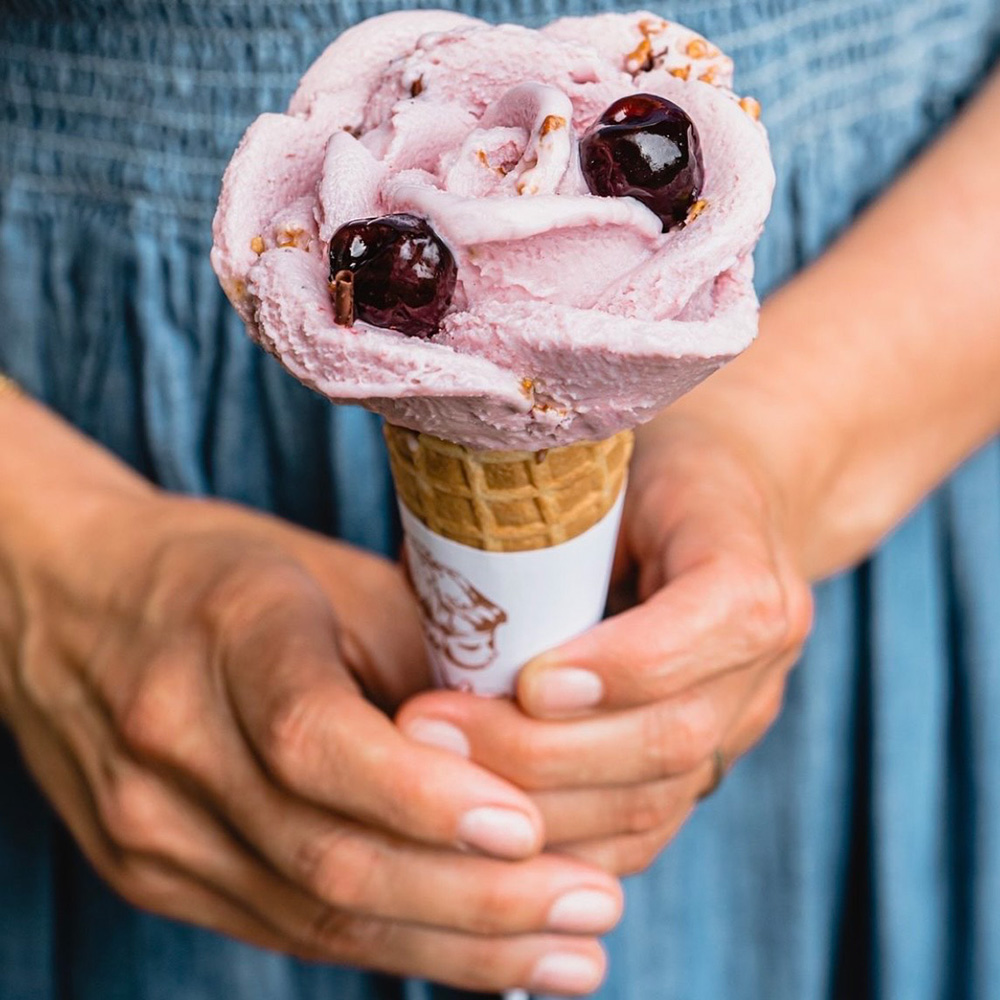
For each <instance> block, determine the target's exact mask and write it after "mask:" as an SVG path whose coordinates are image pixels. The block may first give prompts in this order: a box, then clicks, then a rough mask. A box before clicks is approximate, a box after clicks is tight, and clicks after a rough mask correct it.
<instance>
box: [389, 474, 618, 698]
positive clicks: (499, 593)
mask: <svg viewBox="0 0 1000 1000" xmlns="http://www.w3.org/2000/svg"><path fill="white" fill-rule="evenodd" d="M624 498H625V490H624V488H623V489H622V490H621V492H620V493H619V495H618V499H617V500H616V501H615V504H614V506H613V507H612V508H611V509H610V510H609V511H608V512H607V514H605V515H604V517H603V518H601V520H600V521H598V522H597V523H596V524H595V525H594V526H593V527H591V528H589V529H588V530H587V531H585V532H584V533H583V534H581V535H577V537H576V538H573V539H570V541H568V542H563V543H562V544H560V545H554V546H552V547H550V548H545V549H535V550H532V551H528V552H487V551H484V550H483V549H477V548H472V547H470V546H468V545H462V544H461V543H460V542H453V541H452V540H451V539H448V538H444V537H442V536H441V535H437V534H435V533H434V532H433V531H431V530H430V529H429V528H427V527H426V526H425V525H424V524H423V523H422V522H420V521H419V520H417V518H415V517H414V516H413V515H412V514H411V513H410V512H409V511H408V510H407V509H406V506H405V505H404V504H402V503H401V504H400V505H399V508H400V514H401V516H402V519H403V530H404V531H405V533H406V555H407V559H408V562H409V567H410V576H411V578H412V581H413V587H414V590H415V591H416V594H417V598H418V600H419V601H420V605H421V610H422V611H423V620H424V637H425V639H426V642H427V653H428V656H429V658H430V662H431V667H432V670H433V674H434V682H435V684H436V686H438V687H446V688H452V689H455V690H459V691H471V692H473V693H475V694H481V695H509V694H512V693H513V692H514V682H515V680H516V678H517V672H518V670H520V668H521V667H522V666H524V664H525V663H526V662H527V661H528V660H530V659H531V658H532V657H534V656H537V655H538V654H539V653H542V652H544V651H545V650H547V649H551V648H552V647H553V646H558V645H559V644H560V643H562V642H565V641H566V640H567V639H570V638H572V637H573V636H575V635H579V634H580V633H581V632H584V631H586V629H588V628H590V627H591V626H592V625H594V624H596V623H597V622H598V621H600V619H601V616H602V614H603V613H604V605H605V602H606V600H607V594H608V584H609V582H610V579H611V564H612V561H613V559H614V554H615V542H616V540H617V537H618V526H619V524H620V522H621V514H622V504H623V502H624Z"/></svg>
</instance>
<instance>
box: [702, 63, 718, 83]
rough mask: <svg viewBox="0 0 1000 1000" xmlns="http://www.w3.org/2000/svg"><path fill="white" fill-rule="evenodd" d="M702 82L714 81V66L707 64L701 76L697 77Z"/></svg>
mask: <svg viewBox="0 0 1000 1000" xmlns="http://www.w3.org/2000/svg"><path fill="white" fill-rule="evenodd" d="M698 79H699V80H701V82H702V83H715V67H714V66H709V67H708V69H706V70H705V72H704V73H702V74H701V76H699V77H698Z"/></svg>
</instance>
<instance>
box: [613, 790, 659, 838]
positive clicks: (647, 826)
mask: <svg viewBox="0 0 1000 1000" xmlns="http://www.w3.org/2000/svg"><path fill="white" fill-rule="evenodd" d="M669 809H670V803H669V801H668V796H667V795H666V793H665V790H664V788H663V786H662V785H661V784H659V783H652V782H650V783H648V784H645V785H639V786H638V787H636V788H630V789H628V790H627V791H626V792H625V793H624V802H623V803H622V809H621V813H620V815H621V817H622V825H623V827H624V832H625V833H627V834H636V833H639V834H641V833H648V832H649V831H651V830H655V829H656V828H657V827H658V826H661V825H662V823H663V821H664V819H665V817H666V815H667V814H668V812H669Z"/></svg>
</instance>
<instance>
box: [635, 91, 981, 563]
mask: <svg viewBox="0 0 1000 1000" xmlns="http://www.w3.org/2000/svg"><path fill="white" fill-rule="evenodd" d="M998 120H1000V79H998V78H994V79H993V80H992V82H991V84H990V85H989V86H988V87H987V88H986V89H985V91H984V92H983V93H982V94H981V95H980V97H979V98H978V99H977V100H976V101H975V102H974V104H973V105H972V106H971V107H970V108H969V110H968V111H967V112H966V113H965V115H964V116H963V117H962V118H961V119H960V120H959V122H958V123H957V124H956V125H955V127H954V128H952V129H951V131H950V132H949V133H948V134H947V135H946V136H945V137H944V138H943V139H942V140H940V141H939V142H938V143H937V145H936V146H935V147H934V148H932V149H931V150H930V152H929V153H928V154H927V155H925V156H924V157H923V158H922V159H921V160H920V161H919V162H918V163H917V164H916V165H915V166H914V168H913V169H912V170H910V171H909V173H908V174H907V175H905V176H904V177H903V178H902V179H901V181H900V182H899V183H898V184H897V185H896V186H895V187H894V188H892V189H891V190H890V191H889V193H888V194H887V195H885V196H884V197H883V198H882V199H881V200H880V201H879V202H878V203H877V204H876V205H875V206H874V207H873V208H872V209H871V210H870V211H869V212H867V213H866V215H865V216H863V217H862V219H861V220H860V221H859V222H858V223H857V224H856V225H855V226H854V227H853V228H852V229H851V230H850V231H849V232H848V233H847V234H846V235H845V236H844V238H843V239H841V240H840V241H839V242H838V243H837V244H836V245H835V246H834V247H833V248H832V249H831V250H830V251H829V252H828V253H827V254H826V255H825V256H823V257H822V258H821V259H820V260H819V261H817V262H816V263H815V264H814V265H813V266H812V267H811V268H809V269H808V270H806V271H805V272H803V273H802V274H801V275H800V276H798V277H797V278H796V279H794V280H793V281H792V282H790V283H789V284H788V285H787V286H786V287H785V288H784V289H782V290H781V291H780V292H779V293H777V294H776V295H775V296H774V297H773V298H772V299H770V300H769V301H768V303H767V304H766V305H765V308H764V310H763V313H762V320H761V336H760V338H759V339H758V341H757V342H756V343H755V344H754V345H753V347H752V348H751V349H750V350H748V351H747V352H746V353H745V354H744V355H743V356H742V357H741V358H740V359H738V360H737V361H735V362H734V363H733V364H731V365H730V366H729V367H728V368H726V369H725V370H724V371H722V372H721V373H719V375H717V376H715V377H713V378H712V379H710V380H709V382H707V383H706V384H705V385H703V386H701V387H700V388H699V389H698V390H696V391H695V392H693V393H691V394H690V396H689V397H687V398H686V399H683V400H681V401H680V402H679V403H678V404H676V406H675V407H672V408H671V410H672V412H673V414H674V415H675V416H677V415H682V414H684V413H692V414H695V415H697V416H698V417H699V419H708V420H710V421H712V422H714V423H716V424H717V425H720V426H724V427H725V429H726V432H727V433H729V434H731V435H733V436H734V438H735V440H736V442H737V446H738V447H743V448H750V449H753V450H755V451H756V452H757V453H758V455H759V456H760V459H761V462H762V463H763V464H764V465H765V467H767V469H768V472H769V474H770V476H771V478H772V479H773V480H774V481H775V482H776V483H777V484H778V495H779V496H780V497H781V498H782V501H783V504H784V506H785V516H786V518H787V528H788V530H790V531H791V532H792V534H793V538H794V540H795V542H796V547H797V549H798V551H799V552H800V553H801V560H802V568H803V569H804V570H805V572H806V573H807V574H808V575H809V576H810V577H812V578H818V577H821V576H824V575H826V574H828V573H830V572H832V571H834V570H836V569H839V568H842V567H844V566H847V565H849V564H850V563H852V562H854V561H855V560H857V559H859V558H860V557H862V556H863V555H864V554H865V553H866V552H867V551H869V550H870V548H871V547H872V546H874V544H875V543H876V542H877V541H878V540H879V538H881V537H882V535H883V534H885V532H886V531H888V530H889V529H890V528H891V527H892V526H893V525H894V524H896V523H897V522H898V521H899V520H900V519H901V518H902V517H903V516H904V515H905V513H906V512H907V511H908V510H910V509H911V508H912V507H913V506H914V505H915V504H916V503H917V502H918V501H919V500H920V499H921V498H922V497H923V496H924V495H926V493H927V492H928V491H929V490H931V489H932V488H933V487H934V486H935V485H936V484H937V483H938V482H940V481H941V480H942V479H943V478H944V477H945V476H946V475H947V473H948V472H949V471H950V470H951V469H953V468H954V467H955V465H956V464H958V463H959V462H960V461H961V460H962V458H964V457H965V456H966V455H968V454H969V453H970V452H971V451H972V450H973V449H975V448H976V447H977V446H978V445H980V444H981V443H983V442H984V441H985V440H987V439H988V438H989V437H990V436H991V435H992V434H994V433H996V431H997V429H998V428H1000V185H998V184H997V183H996V176H997V175H996V169H997V163H1000V130H998V129H997V128H996V122H997V121H998ZM668 412H670V411H668ZM655 436H656V428H655V426H654V427H653V428H651V429H650V431H649V432H648V433H647V435H646V440H647V445H649V444H650V443H651V442H653V441H654V440H655Z"/></svg>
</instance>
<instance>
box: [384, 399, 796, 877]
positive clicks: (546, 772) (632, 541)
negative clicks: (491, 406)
mask: <svg viewBox="0 0 1000 1000" xmlns="http://www.w3.org/2000/svg"><path fill="white" fill-rule="evenodd" d="M622 543H623V544H622V546H621V551H620V559H619V571H622V570H624V569H626V568H627V564H628V563H631V566H632V569H633V570H634V571H635V574H636V575H635V577H634V580H635V585H636V586H637V590H638V596H639V598H640V599H641V601H642V603H641V604H639V605H638V606H637V607H634V608H632V609H630V610H627V611H624V612H623V613H621V614H618V615H617V616H615V617H613V618H609V619H607V620H606V621H604V622H602V623H601V624H599V625H598V626H596V627H595V628H593V629H592V630H590V631H589V632H587V633H586V634H584V635H582V636H580V637H578V638H576V639H574V640H572V641H570V642H568V643H566V644H565V645H564V646H562V647H561V648H560V649H557V650H554V651H552V652H550V653H547V654H545V655H543V656H541V657H539V658H537V659H535V660H533V661H532V662H531V663H529V664H528V665H527V666H526V667H525V668H524V670H522V672H521V675H520V677H519V680H518V691H517V697H518V703H517V704H515V703H513V702H510V701H502V700H494V701H485V700H479V699H475V698H471V697H469V696H467V695H462V694H460V693H456V692H433V693H424V694H419V695H417V696H416V697H415V698H413V699H411V700H410V701H409V702H408V703H407V704H406V705H404V707H403V709H402V710H401V712H400V713H399V715H398V719H397V721H398V724H399V725H400V727H401V729H402V730H403V732H405V733H408V734H410V735H412V736H413V737H414V738H416V739H422V740H424V741H426V742H429V743H432V742H435V741H437V742H439V743H440V744H441V745H452V746H458V747H463V748H465V750H466V752H467V753H468V755H469V756H470V757H471V759H472V760H474V761H475V762H477V763H479V764H481V765H482V766H484V767H486V768H489V769H490V770H491V771H493V772H495V773H496V774H498V775H502V776H503V777H505V778H508V779H509V780H511V781H512V782H514V783H515V784H517V785H519V786H520V787H522V788H525V789H528V790H530V791H531V792H532V797H533V799H534V801H535V803H536V805H537V806H538V808H539V810H540V811H541V813H542V815H543V816H544V818H545V829H546V833H547V838H548V844H549V846H550V847H551V848H553V849H555V850H558V851H560V852H565V853H570V854H573V855H576V856H578V857H580V858H585V859H587V860H589V861H592V862H594V863H597V864H599V865H601V866H603V867H604V868H606V869H607V870H609V871H612V872H615V873H619V874H626V873H631V872H635V871H638V870H640V869H642V868H644V867H646V866H647V865H648V864H649V863H650V862H651V861H652V860H653V858H655V856H656V855H657V854H658V853H659V851H660V850H661V849H662V848H663V846H664V845H665V844H666V843H667V841H668V840H670V838H671V837H672V836H673V835H674V833H675V832H676V831H677V830H678V828H679V827H680V825H681V824H682V823H683V821H684V819H685V818H686V817H687V815H688V814H689V813H690V811H691V809H692V808H693V807H694V805H695V804H696V803H697V801H698V799H699V798H700V797H701V796H703V795H704V794H705V793H706V792H708V791H710V790H711V789H712V788H713V786H714V784H715V783H716V782H717V781H718V779H719V777H720V769H721V768H722V767H726V766H729V765H731V764H732V762H733V761H735V760H736V758H737V757H739V756H740V755H741V754H743V753H745V752H746V751H747V750H748V749H749V748H750V747H751V746H752V745H753V744H754V743H755V742H756V741H757V740H759V739H760V737H761V736H762V735H763V733H764V732H765V731H766V730H767V728H768V727H769V726H770V725H771V723H772V722H773V721H774V719H775V717H776V716H777V714H778V712H779V709H780V706H781V703H782V697H783V692H784V687H785V679H786V676H787V673H788V671H789V669H790V668H791V666H792V665H793V664H794V662H795V660H796V658H797V656H798V654H799V651H800V647H801V645H802V643H803V641H804V639H805V637H806V634H807V632H808V630H809V626H810V622H811V609H812V602H811V594H810V590H809V587H808V586H807V584H806V582H805V580H804V579H803V577H802V575H801V574H800V572H799V571H798V570H797V568H796V564H795V562H794V560H793V558H792V553H791V551H790V546H789V544H788V543H787V542H786V539H785V533H784V531H783V521H782V509H781V504H780V502H779V499H778V497H777V494H776V492H775V491H774V490H773V489H772V488H771V487H770V485H769V483H768V481H767V477H766V475H765V474H764V472H763V469H762V467H761V463H759V462H757V461H756V460H755V458H754V456H753V455H752V453H751V452H750V451H749V450H748V449H746V448H742V447H740V446H739V445H738V444H737V443H735V442H733V441H731V440H730V439H729V438H728V437H727V436H726V435H725V434H724V433H723V432H721V431H720V430H717V429H715V428H713V427H712V426H711V425H710V424H708V423H707V422H702V421H699V420H697V419H695V418H693V417H691V416H683V415H681V414H680V413H676V412H675V413H670V412H669V411H668V413H667V414H665V415H664V416H663V417H661V418H660V420H659V421H658V423H657V424H656V425H655V426H650V427H649V428H646V429H644V431H643V432H642V433H641V434H640V437H639V443H638V447H637V451H636V457H635V459H634V461H633V466H632V473H631V482H630V486H629V495H628V500H627V503H626V507H625V513H624V521H623V527H622ZM619 575H621V572H619Z"/></svg>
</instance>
